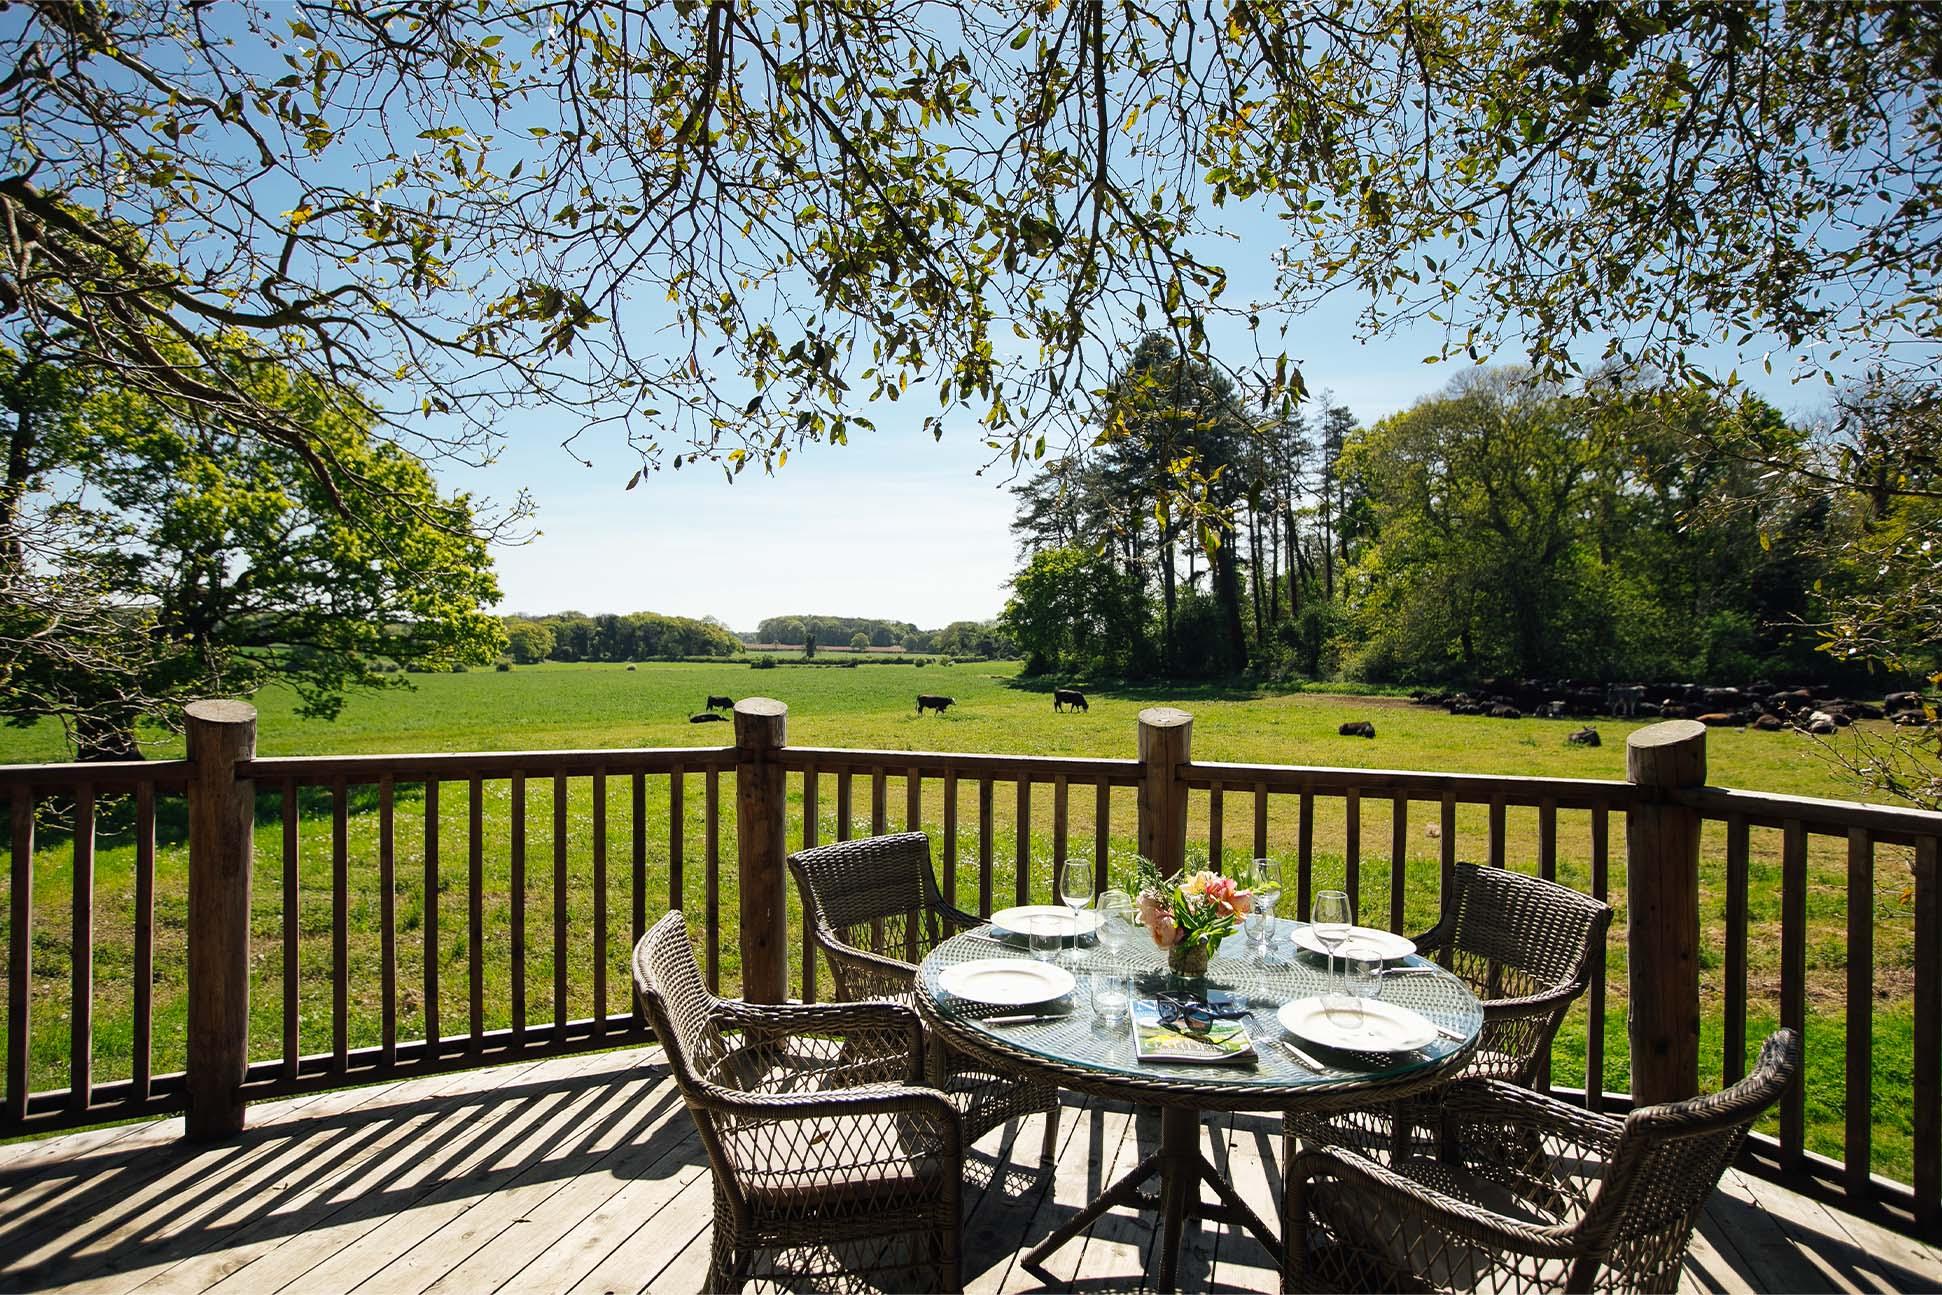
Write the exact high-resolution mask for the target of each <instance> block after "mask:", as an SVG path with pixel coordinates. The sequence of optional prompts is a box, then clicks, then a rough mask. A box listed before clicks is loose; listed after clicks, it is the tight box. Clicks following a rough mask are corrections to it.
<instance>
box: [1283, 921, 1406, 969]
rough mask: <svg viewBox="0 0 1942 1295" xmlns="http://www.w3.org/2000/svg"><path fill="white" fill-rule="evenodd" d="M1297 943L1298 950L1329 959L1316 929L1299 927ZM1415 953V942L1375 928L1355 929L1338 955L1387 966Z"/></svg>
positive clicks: (1296, 934)
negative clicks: (1377, 961)
mask: <svg viewBox="0 0 1942 1295" xmlns="http://www.w3.org/2000/svg"><path fill="white" fill-rule="evenodd" d="M1294 940H1295V947H1296V948H1297V949H1300V950H1302V951H1304V952H1306V953H1319V954H1321V955H1322V956H1323V957H1327V956H1328V946H1327V945H1326V944H1323V943H1322V942H1321V941H1320V940H1318V939H1316V938H1315V928H1314V927H1313V926H1297V927H1296V928H1295V935H1294ZM1414 952H1416V945H1415V943H1414V942H1413V941H1411V940H1405V939H1404V938H1403V937H1402V936H1400V935H1395V934H1392V933H1391V932H1389V931H1379V930H1377V929H1376V928H1375V927H1373V926H1351V927H1350V928H1349V935H1348V938H1347V939H1345V940H1343V941H1342V943H1341V944H1339V945H1337V946H1336V948H1335V955H1336V956H1337V957H1339V958H1381V959H1382V960H1383V961H1384V962H1393V961H1395V960H1396V959H1397V958H1407V957H1408V956H1409V955H1410V954H1412V953H1414Z"/></svg>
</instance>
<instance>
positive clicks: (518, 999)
mask: <svg viewBox="0 0 1942 1295" xmlns="http://www.w3.org/2000/svg"><path fill="white" fill-rule="evenodd" d="M507 781H508V792H507V801H508V806H509V809H508V812H509V813H510V815H511V822H510V823H509V824H508V825H507V827H508V831H509V835H510V836H511V857H510V858H509V859H508V860H507V868H508V873H509V877H510V880H509V881H508V882H507V888H508V889H509V890H510V891H511V892H512V893H511V907H512V912H511V913H510V914H509V915H508V919H507V922H506V931H507V943H508V945H509V946H510V957H511V963H512V971H511V981H510V984H509V986H508V988H509V989H510V990H511V997H512V1038H513V1043H514V1045H515V1046H518V1045H520V1044H523V1043H525V1042H526V774H525V771H524V770H520V769H515V770H513V773H512V777H511V778H510V779H508V780H507Z"/></svg>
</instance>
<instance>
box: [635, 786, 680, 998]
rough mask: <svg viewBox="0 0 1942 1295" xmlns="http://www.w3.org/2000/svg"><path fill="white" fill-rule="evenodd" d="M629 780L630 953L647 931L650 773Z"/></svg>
mask: <svg viewBox="0 0 1942 1295" xmlns="http://www.w3.org/2000/svg"><path fill="white" fill-rule="evenodd" d="M627 781H628V782H629V784H631V785H630V786H629V788H628V790H629V792H630V793H631V798H632V800H633V802H634V821H633V823H632V824H631V825H630V826H631V828H632V838H633V839H632V840H630V841H629V842H628V844H629V845H630V846H631V847H632V859H631V860H630V862H631V863H632V864H633V866H634V880H633V885H632V887H631V891H632V894H631V903H632V906H633V925H632V926H631V928H630V932H631V933H630V935H629V936H628V941H627V947H628V949H629V951H630V952H631V951H632V949H633V947H634V946H635V945H636V944H639V943H640V942H641V937H642V936H643V935H645V934H647V775H646V774H644V773H637V774H635V775H634V776H633V777H631V778H629V779H628V780H627ZM669 821H673V816H672V815H670V816H669ZM633 997H634V996H633V995H632V994H629V995H628V996H627V998H628V1001H630V1002H632V1001H633ZM634 1019H635V1021H637V1022H638V1021H641V1020H643V1019H644V1018H643V1017H642V1016H641V1008H640V1004H639V1003H635V1004H634Z"/></svg>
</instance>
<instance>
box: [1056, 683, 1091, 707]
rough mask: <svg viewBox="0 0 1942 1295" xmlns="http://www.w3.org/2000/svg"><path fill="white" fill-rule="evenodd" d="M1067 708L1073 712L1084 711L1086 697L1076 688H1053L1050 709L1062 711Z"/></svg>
mask: <svg viewBox="0 0 1942 1295" xmlns="http://www.w3.org/2000/svg"><path fill="white" fill-rule="evenodd" d="M1067 706H1070V707H1072V709H1074V710H1084V709H1086V695H1085V694H1084V693H1082V692H1080V691H1079V690H1078V689H1077V688H1054V689H1053V690H1052V709H1053V710H1056V711H1063V710H1064V709H1065V708H1066V707H1067Z"/></svg>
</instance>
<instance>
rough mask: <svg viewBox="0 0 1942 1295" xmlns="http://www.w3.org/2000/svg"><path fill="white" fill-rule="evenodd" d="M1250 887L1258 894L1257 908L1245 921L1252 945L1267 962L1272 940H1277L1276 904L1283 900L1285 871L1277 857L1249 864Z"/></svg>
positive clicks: (1255, 953) (1257, 953)
mask: <svg viewBox="0 0 1942 1295" xmlns="http://www.w3.org/2000/svg"><path fill="white" fill-rule="evenodd" d="M1248 889H1249V890H1250V891H1252V892H1253V893H1254V910H1253V911H1252V912H1250V913H1249V914H1248V915H1247V922H1246V923H1245V928H1246V930H1247V942H1248V948H1249V949H1250V950H1252V951H1253V953H1254V956H1255V958H1256V959H1257V960H1259V961H1263V962H1265V961H1266V960H1267V956H1268V943H1269V941H1271V940H1273V939H1274V906H1275V904H1276V903H1277V902H1278V901H1279V900H1280V899H1281V871H1280V869H1278V868H1277V867H1275V862H1274V860H1273V859H1256V860H1255V861H1254V862H1253V863H1252V864H1250V865H1248Z"/></svg>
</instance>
